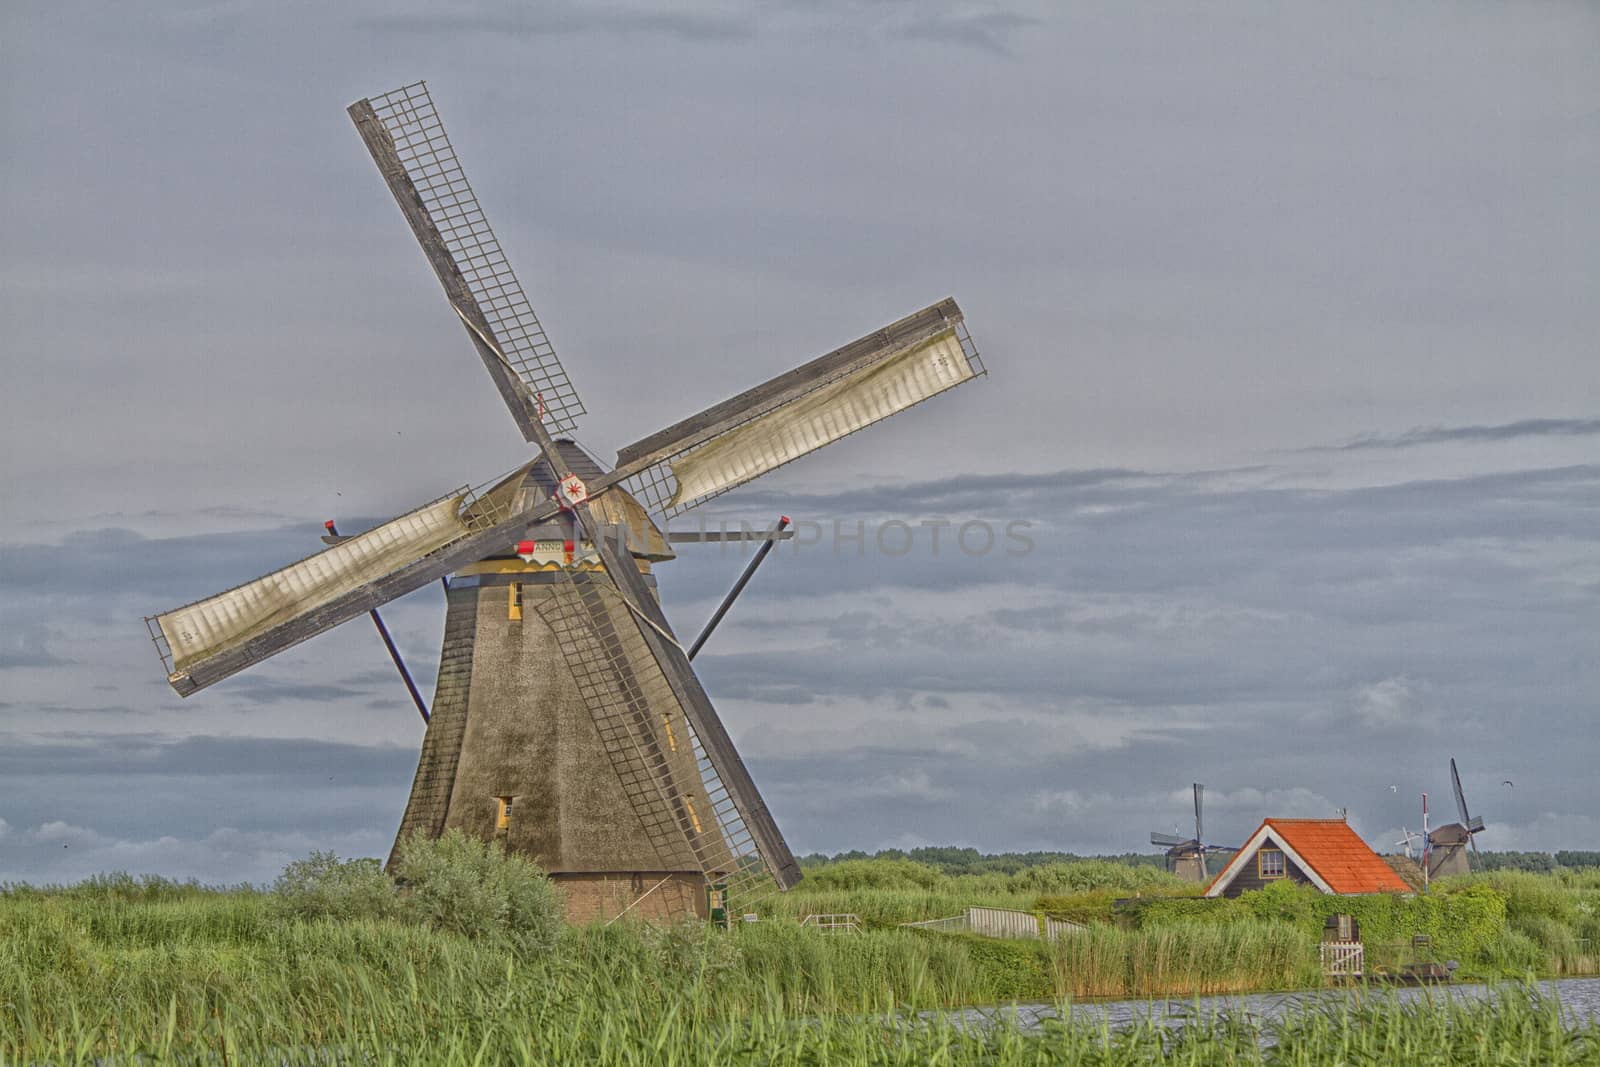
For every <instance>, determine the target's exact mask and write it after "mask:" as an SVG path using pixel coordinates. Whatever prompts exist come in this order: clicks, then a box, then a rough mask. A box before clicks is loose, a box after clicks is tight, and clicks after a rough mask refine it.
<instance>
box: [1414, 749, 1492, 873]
mask: <svg viewBox="0 0 1600 1067" xmlns="http://www.w3.org/2000/svg"><path fill="white" fill-rule="evenodd" d="M1450 785H1451V788H1452V789H1454V791H1455V794H1456V811H1457V812H1458V813H1459V814H1460V815H1461V821H1460V822H1453V823H1447V824H1445V825H1444V826H1441V827H1439V828H1438V829H1437V830H1434V831H1432V832H1431V833H1429V834H1428V877H1429V878H1444V877H1447V876H1449V875H1452V874H1468V873H1470V872H1471V870H1472V865H1471V864H1470V863H1469V862H1468V860H1467V849H1468V848H1469V847H1470V848H1471V849H1472V852H1473V855H1476V854H1477V852H1478V842H1477V841H1476V840H1475V836H1474V835H1476V834H1480V833H1482V832H1483V819H1482V817H1480V816H1476V815H1472V814H1470V813H1469V812H1468V811H1467V797H1466V794H1465V793H1463V792H1462V791H1461V773H1460V772H1459V771H1458V770H1456V761H1455V757H1453V756H1452V757H1451V758H1450Z"/></svg>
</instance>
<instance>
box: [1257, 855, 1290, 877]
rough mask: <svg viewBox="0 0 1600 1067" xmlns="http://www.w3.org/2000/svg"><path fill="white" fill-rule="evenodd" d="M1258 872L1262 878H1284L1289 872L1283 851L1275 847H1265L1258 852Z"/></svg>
mask: <svg viewBox="0 0 1600 1067" xmlns="http://www.w3.org/2000/svg"><path fill="white" fill-rule="evenodd" d="M1256 873H1257V874H1258V875H1260V876H1261V877H1262V878H1282V877H1283V876H1284V875H1286V874H1287V873H1288V867H1287V865H1286V864H1285V863H1284V859H1283V853H1282V852H1279V851H1278V850H1277V849H1275V848H1264V849H1262V850H1261V851H1260V852H1257V853H1256Z"/></svg>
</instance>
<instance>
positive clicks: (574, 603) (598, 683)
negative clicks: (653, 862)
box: [545, 568, 778, 913]
mask: <svg viewBox="0 0 1600 1067" xmlns="http://www.w3.org/2000/svg"><path fill="white" fill-rule="evenodd" d="M555 587H556V595H555V597H553V598H552V599H551V601H550V606H549V608H548V609H547V610H546V613H545V621H546V622H547V623H548V624H549V626H550V628H551V630H552V631H553V632H554V633H555V636H556V641H557V643H558V644H559V645H560V647H561V651H562V655H563V657H564V658H565V659H566V662H567V665H568V666H569V667H570V668H571V670H572V674H573V678H574V679H575V681H576V682H577V685H578V690H579V693H580V694H581V695H582V697H583V699H584V703H585V704H586V705H587V707H588V709H589V714H590V716H591V717H592V718H593V720H594V724H595V727H596V729H597V730H598V731H599V733H600V738H601V741H602V747H603V748H604V749H605V750H606V754H607V756H608V757H609V759H610V761H611V765H612V768H613V770H614V771H615V772H616V775H617V778H618V779H619V780H620V781H621V783H622V787H623V792H624V794H625V795H626V796H627V798H628V802H629V804H630V805H631V806H632V808H633V810H634V814H635V815H637V816H638V818H639V821H640V824H641V825H642V826H643V827H644V830H645V833H646V836H648V837H649V838H650V842H651V844H652V846H654V847H655V849H656V851H657V852H658V853H659V854H660V856H661V857H662V859H663V860H668V859H669V858H670V857H671V856H673V855H681V854H682V853H683V849H684V847H685V845H687V847H688V849H689V851H690V852H692V854H693V856H694V860H695V863H696V864H697V865H698V867H699V869H700V872H701V874H702V875H703V876H704V877H705V880H706V884H707V886H711V887H714V886H724V887H726V892H727V897H728V900H729V907H730V908H732V907H734V905H735V902H736V903H737V906H738V907H740V908H748V907H750V906H751V905H752V904H754V903H755V902H756V901H758V900H760V899H761V898H763V897H765V896H767V895H769V894H771V893H775V892H777V888H778V887H777V885H776V884H775V882H774V880H773V878H772V877H771V876H770V874H769V873H768V871H767V866H766V862H765V860H764V859H763V858H762V856H761V852H760V849H759V848H758V846H757V845H756V841H755V838H754V836H753V835H752V834H751V833H750V831H749V829H748V827H746V826H745V823H744V819H743V818H742V817H741V815H740V813H739V808H738V805H737V803H736V802H735V801H734V799H733V797H732V795H731V794H730V793H729V792H728V790H727V788H726V787H725V786H724V785H723V783H722V780H721V778H720V776H719V775H718V774H717V769H716V767H715V766H714V765H713V763H712V761H711V759H710V758H709V757H708V756H707V754H706V751H705V748H704V747H703V746H702V745H701V744H700V739H699V737H698V735H696V733H695V731H694V728H693V726H692V725H691V724H690V722H689V718H688V716H687V715H685V714H684V712H683V708H682V705H681V704H680V703H679V702H678V699H677V697H676V696H675V695H674V693H673V691H672V687H671V685H670V684H669V683H668V681H667V679H666V676H665V674H663V673H662V671H661V668H660V667H659V665H658V664H657V663H656V660H655V656H654V654H653V653H652V652H651V651H650V648H649V646H648V645H647V644H646V643H645V641H644V638H643V636H642V635H641V634H640V632H639V625H640V624H641V620H640V618H639V617H638V616H637V615H636V614H635V613H634V611H633V609H632V608H631V607H629V606H628V605H627V603H626V599H625V597H624V594H623V593H622V591H621V590H620V589H618V588H617V586H616V584H615V583H614V582H613V581H611V579H610V578H609V577H607V575H606V574H605V572H604V571H594V570H586V569H568V568H564V569H562V570H561V572H560V578H559V580H558V581H557V582H556V583H555ZM621 615H634V617H633V618H631V619H629V621H628V622H627V623H624V624H622V625H618V624H617V619H618V618H619V617H620V616H621ZM643 624H644V625H649V623H648V622H644V623H643ZM662 709H671V710H670V711H668V712H666V714H670V715H671V716H672V721H671V722H670V723H667V724H662V725H661V726H658V725H657V722H656V719H657V717H658V716H661V715H662V714H663V710H662ZM674 728H680V729H682V731H683V734H684V738H685V741H686V743H687V744H689V745H690V746H691V753H692V755H693V757H694V763H695V768H696V771H697V773H698V778H699V780H698V781H696V782H693V783H685V782H679V781H677V779H676V776H675V775H674V772H673V769H672V766H671V762H670V759H669V754H668V751H667V750H666V749H664V748H663V734H664V733H667V732H670V731H672V730H673V729H674ZM691 788H694V789H696V790H697V792H698V797H696V796H695V794H694V793H691V792H688V791H687V790H689V789H691ZM696 799H698V800H699V801H700V802H701V803H700V804H696V803H695V802H694V801H695V800H696ZM730 913H731V912H730Z"/></svg>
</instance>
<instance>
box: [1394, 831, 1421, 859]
mask: <svg viewBox="0 0 1600 1067" xmlns="http://www.w3.org/2000/svg"><path fill="white" fill-rule="evenodd" d="M1420 840H1422V835H1421V834H1418V833H1412V832H1411V831H1410V830H1407V829H1406V828H1405V827H1404V826H1402V827H1400V840H1398V841H1396V842H1395V844H1397V845H1399V846H1400V847H1401V848H1403V849H1405V853H1406V859H1411V858H1412V856H1411V842H1413V841H1420Z"/></svg>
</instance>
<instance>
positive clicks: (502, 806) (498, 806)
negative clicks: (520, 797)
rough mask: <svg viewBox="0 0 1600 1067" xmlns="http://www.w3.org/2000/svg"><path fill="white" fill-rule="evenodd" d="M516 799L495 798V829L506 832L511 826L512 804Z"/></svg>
mask: <svg viewBox="0 0 1600 1067" xmlns="http://www.w3.org/2000/svg"><path fill="white" fill-rule="evenodd" d="M515 799H517V798H516V797H495V798H494V805H495V814H494V828H495V829H496V830H504V829H506V828H507V827H508V826H510V825H511V802H512V801H513V800H515Z"/></svg>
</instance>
